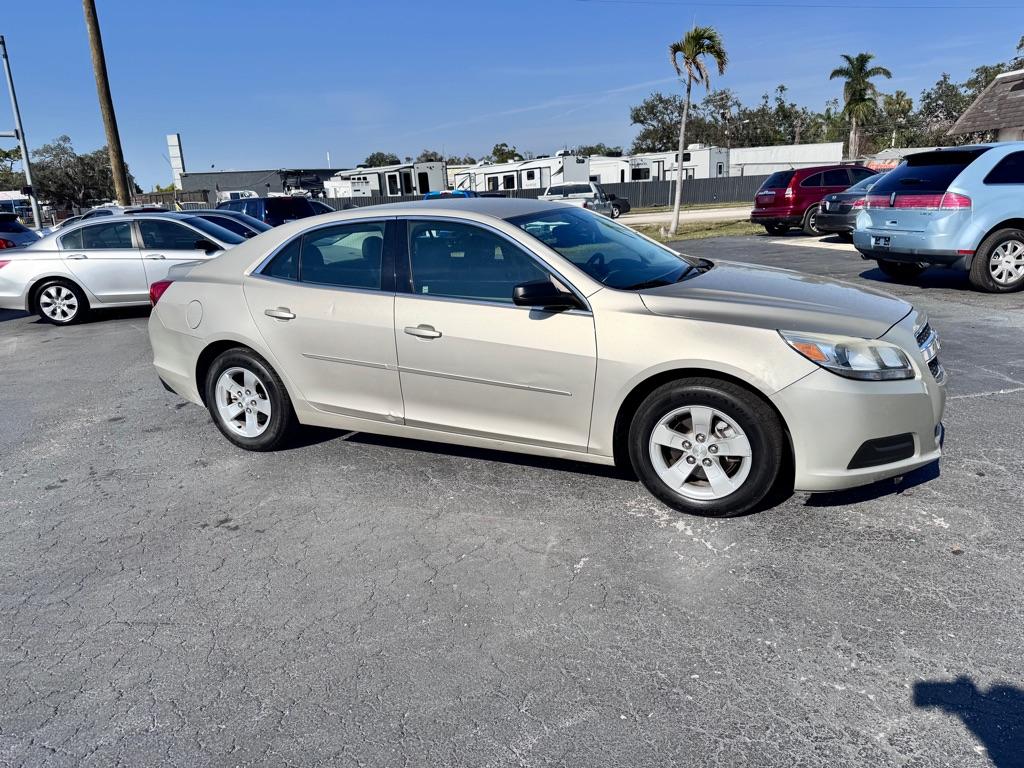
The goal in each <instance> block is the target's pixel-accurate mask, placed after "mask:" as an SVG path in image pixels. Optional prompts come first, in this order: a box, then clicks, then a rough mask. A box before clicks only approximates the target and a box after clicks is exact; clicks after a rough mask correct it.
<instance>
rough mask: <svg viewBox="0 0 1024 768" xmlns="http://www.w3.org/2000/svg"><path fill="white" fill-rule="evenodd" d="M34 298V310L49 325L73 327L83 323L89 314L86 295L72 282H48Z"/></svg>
mask: <svg viewBox="0 0 1024 768" xmlns="http://www.w3.org/2000/svg"><path fill="white" fill-rule="evenodd" d="M34 296H35V298H34V299H33V301H32V309H33V311H34V312H35V313H36V314H38V315H39V317H40V318H42V319H43V320H44V321H45V322H47V323H53V324H54V325H73V324H74V323H80V322H82V320H84V319H85V316H86V315H87V314H88V312H89V301H88V299H86V298H85V293H84V292H83V291H82V289H81V288H79V287H78V286H77V285H75V284H74V283H72V282H71V281H70V280H59V279H58V280H48V281H46V282H45V283H43V284H42V285H40V286H39V287H38V288H37V289H36V291H35V294H34Z"/></svg>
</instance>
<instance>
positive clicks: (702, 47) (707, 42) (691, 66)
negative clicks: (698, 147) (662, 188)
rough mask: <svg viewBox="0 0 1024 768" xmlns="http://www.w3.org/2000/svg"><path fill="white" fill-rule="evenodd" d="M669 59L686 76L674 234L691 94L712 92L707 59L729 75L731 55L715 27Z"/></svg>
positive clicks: (697, 31)
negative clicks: (699, 87)
mask: <svg viewBox="0 0 1024 768" xmlns="http://www.w3.org/2000/svg"><path fill="white" fill-rule="evenodd" d="M668 55H669V59H670V60H671V61H672V66H673V67H675V70H676V74H677V75H678V76H679V77H680V78H682V77H683V75H684V73H685V75H686V103H685V104H684V105H683V117H682V120H680V121H679V158H678V160H677V161H676V168H677V171H676V196H675V204H674V205H673V207H672V228H671V229H670V230H669V233H670V234H673V235H674V234H675V233H676V230H678V229H679V206H680V204H681V203H682V200H683V150H684V149H686V118H687V117H688V116H689V114H690V91H691V90H692V89H693V84H694V83H697V84H699V85H703V86H704V87H705V88H707V89H708V90H709V91H710V90H711V75H710V73H709V72H708V68H707V65H706V64H705V63H704V59H705V58H710V59H712V60H713V61H714V63H715V65H716V66H717V67H718V74H720V75H723V74H725V67H726V65H727V64H728V63H729V55H728V54H727V53H726V52H725V46H724V45H723V44H722V37H721V35H719V34H718V30H717V29H715V28H714V27H696V26H695V27H694V28H693V29H691V30H690V31H689V32H687V33H686V34H685V35H683V38H682V39H681V40H677V41H676V42H674V43H672V45H670V46H669V47H668Z"/></svg>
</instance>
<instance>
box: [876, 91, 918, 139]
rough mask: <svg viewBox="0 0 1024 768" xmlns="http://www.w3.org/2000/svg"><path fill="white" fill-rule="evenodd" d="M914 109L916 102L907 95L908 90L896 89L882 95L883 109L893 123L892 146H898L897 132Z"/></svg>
mask: <svg viewBox="0 0 1024 768" xmlns="http://www.w3.org/2000/svg"><path fill="white" fill-rule="evenodd" d="M913 109H914V102H913V101H911V99H910V97H909V96H907V92H906V91H896V92H895V93H891V94H886V95H885V96H883V97H882V111H883V112H885V116H886V117H887V118H889V121H890V122H891V123H892V141H890V142H889V146H890V147H895V146H896V132H897V131H898V130H899V129H900V128H901V127H902V126H904V125H905V124H906V122H907V118H908V117H910V113H911V111H913Z"/></svg>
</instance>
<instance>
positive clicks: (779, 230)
mask: <svg viewBox="0 0 1024 768" xmlns="http://www.w3.org/2000/svg"><path fill="white" fill-rule="evenodd" d="M764 230H765V232H767V233H768V234H769V235H784V234H786V233H787V232H789V225H788V224H765V225H764Z"/></svg>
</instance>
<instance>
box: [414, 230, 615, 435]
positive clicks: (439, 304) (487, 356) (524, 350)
mask: <svg viewBox="0 0 1024 768" xmlns="http://www.w3.org/2000/svg"><path fill="white" fill-rule="evenodd" d="M407 255H408V260H407V261H405V260H403V262H402V265H401V266H402V269H400V270H399V285H400V289H399V294H398V297H397V299H396V302H395V336H396V339H397V344H398V364H399V370H400V371H401V382H402V395H403V399H404V402H405V419H406V423H407V424H408V425H410V426H418V427H427V428H430V429H438V430H441V431H445V432H455V433H459V434H467V435H475V436H479V437H488V438H494V439H499V440H509V441H513V442H518V443H531V444H536V445H543V446H548V447H555V448H562V449H567V450H576V451H586V450H587V443H588V439H589V427H590V414H591V406H592V401H593V392H594V375H595V365H596V344H595V337H594V321H593V317H592V316H591V315H590V313H589V312H582V311H568V312H549V311H544V310H538V309H530V308H527V307H517V306H515V305H514V304H513V303H512V291H513V288H514V287H515V286H516V285H518V284H519V283H523V282H528V281H532V280H543V279H553V278H552V276H551V274H550V272H549V271H548V270H547V269H546V267H544V266H543V265H542V264H541V262H539V261H538V260H537V259H535V258H534V257H533V256H532V255H531V254H529V253H528V252H527V251H526V250H525V249H524V248H523V247H522V246H520V245H518V244H515V243H513V242H512V241H511V240H509V239H507V238H506V237H505V236H504V235H500V234H498V233H496V232H494V231H492V230H489V229H485V228H483V227H478V226H475V225H471V224H467V223H462V222H452V221H445V220H432V221H427V220H421V221H415V220H414V221H409V222H408V230H407ZM406 264H407V265H408V269H407V270H406V269H405V266H406Z"/></svg>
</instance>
